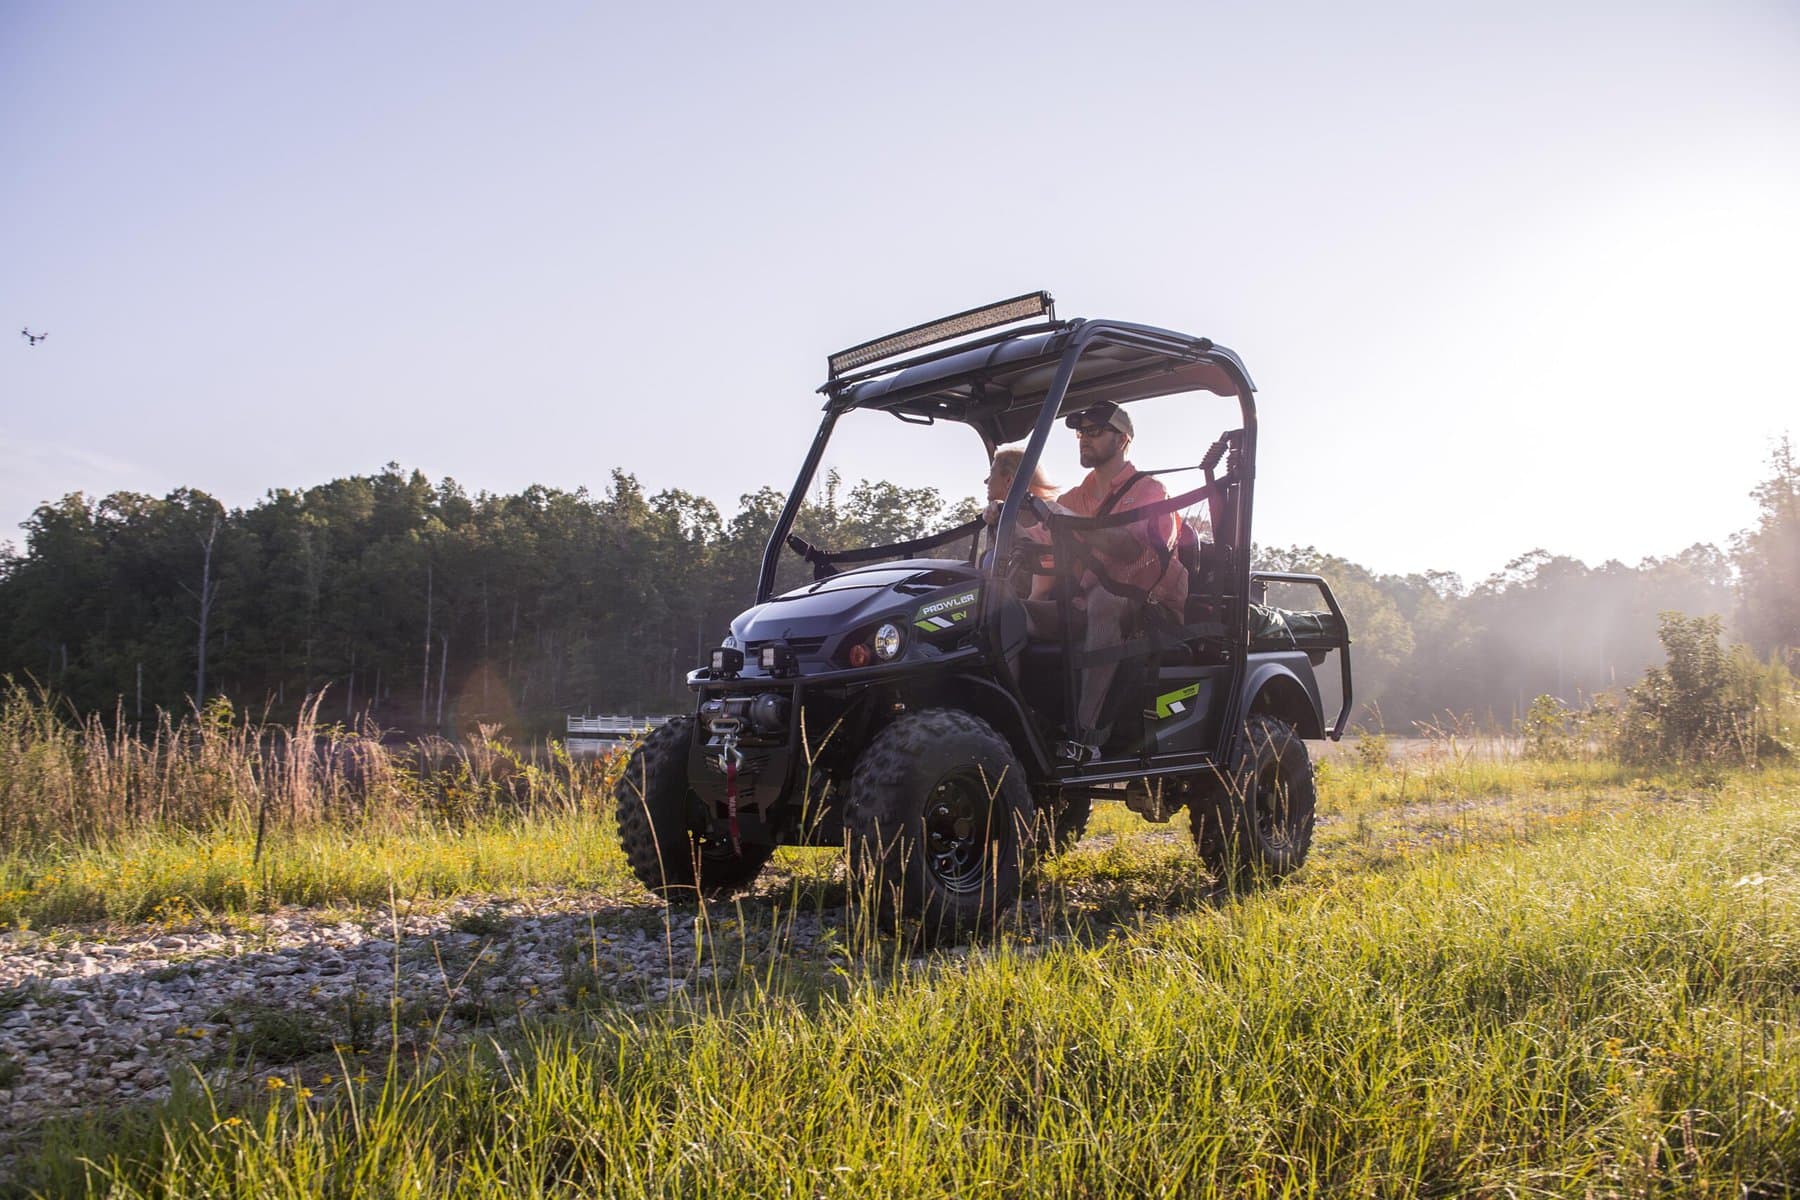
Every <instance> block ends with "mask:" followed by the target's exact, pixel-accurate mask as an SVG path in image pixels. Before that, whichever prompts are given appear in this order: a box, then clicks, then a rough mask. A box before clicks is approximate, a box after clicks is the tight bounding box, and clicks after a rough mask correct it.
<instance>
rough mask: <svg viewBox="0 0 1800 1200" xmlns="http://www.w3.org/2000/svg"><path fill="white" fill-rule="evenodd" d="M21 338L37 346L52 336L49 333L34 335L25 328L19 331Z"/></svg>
mask: <svg viewBox="0 0 1800 1200" xmlns="http://www.w3.org/2000/svg"><path fill="white" fill-rule="evenodd" d="M19 336H20V337H22V338H24V339H25V340H26V341H28V342H30V343H31V344H32V345H34V346H35V345H37V344H38V343H39V342H41V341H43V340H44V339H45V338H47V337H49V336H50V335H49V334H48V333H33V332H31V330H30V329H29V328H25V329H21V330H19Z"/></svg>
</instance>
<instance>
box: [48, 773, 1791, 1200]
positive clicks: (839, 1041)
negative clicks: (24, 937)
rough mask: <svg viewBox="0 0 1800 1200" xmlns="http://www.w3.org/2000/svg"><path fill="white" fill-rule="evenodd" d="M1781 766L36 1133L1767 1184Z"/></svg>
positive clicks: (326, 1162) (942, 1170) (498, 1187)
mask: <svg viewBox="0 0 1800 1200" xmlns="http://www.w3.org/2000/svg"><path fill="white" fill-rule="evenodd" d="M1797 817H1800V786H1796V781H1795V780H1794V779H1793V778H1792V777H1791V776H1789V777H1786V778H1783V779H1779V780H1771V779H1768V778H1765V777H1738V778H1737V779H1736V780H1735V781H1734V782H1733V783H1732V784H1730V785H1729V786H1728V787H1727V788H1725V789H1724V790H1722V791H1720V792H1718V793H1715V794H1713V795H1710V796H1706V797H1699V798H1691V799H1678V800H1674V801H1670V802H1667V803H1664V804H1662V805H1661V806H1660V807H1659V808H1657V809H1656V810H1655V811H1651V812H1645V811H1642V810H1634V811H1633V812H1631V813H1630V814H1629V815H1628V816H1625V817H1619V816H1615V815H1611V814H1608V813H1605V812H1595V813H1593V814H1591V815H1589V816H1587V817H1586V818H1585V819H1583V820H1582V821H1580V822H1575V823H1570V824H1565V825H1556V826H1551V827H1550V828H1548V829H1547V830H1546V831H1544V834H1543V836H1542V837H1541V839H1539V840H1537V841H1535V842H1504V841H1501V842H1493V843H1481V844H1475V843H1466V844H1459V845H1456V846H1453V847H1451V848H1447V849H1439V850H1436V851H1433V852H1429V853H1421V854H1419V855H1416V856H1413V857H1411V858H1408V859H1405V860H1399V861H1394V862H1391V863H1389V864H1388V865H1386V866H1385V867H1383V868H1382V869H1380V870H1376V871H1364V872H1362V873H1359V874H1354V875H1350V874H1341V875H1334V876H1329V877H1324V878H1317V879H1312V880H1311V881H1310V882H1309V881H1308V880H1307V879H1306V878H1304V877H1303V878H1302V879H1299V880H1296V881H1294V882H1293V883H1291V884H1290V885H1287V886H1284V887H1281V888H1277V889H1274V890H1272V891H1267V892H1261V893H1256V894H1252V895H1249V896H1247V897H1244V898H1242V899H1240V900H1238V901H1235V902H1230V903H1226V904H1223V905H1220V906H1216V907H1203V908H1200V909H1199V910H1197V911H1189V912H1186V913H1183V914H1178V915H1175V916H1172V917H1170V918H1168V919H1165V920H1160V921H1156V922H1152V923H1148V924H1145V925H1141V926H1138V927H1136V928H1134V929H1130V930H1128V931H1126V932H1123V933H1121V934H1119V935H1118V936H1116V937H1113V938H1111V939H1109V940H1106V941H1102V942H1099V943H1088V942H1083V941H1081V940H1079V939H1076V940H1071V941H1064V942H1061V943H1059V944H1055V945H1051V946H1047V947H1046V946H1043V945H1039V944H1036V943H1033V942H1030V941H1024V940H1019V939H1015V938H1007V937H1002V938H1000V939H997V940H995V941H992V942H990V943H987V944H985V945H982V946H979V947H977V948H975V949H974V950H973V951H971V952H969V953H968V954H967V955H966V956H965V957H961V958H954V957H940V958H936V959H932V960H928V961H927V960H908V959H906V958H905V957H904V955H895V954H886V953H880V952H879V950H880V947H874V948H873V949H874V950H876V951H877V952H876V953H870V954H868V955H865V956H863V957H861V958H859V959H853V960H851V961H850V962H849V963H848V964H847V965H846V967H845V971H846V984H845V986H844V987H843V988H842V989H841V990H840V991H838V992H835V993H832V992H828V993H826V995H825V998H824V999H823V1000H816V999H815V1000H812V1001H808V1000H806V999H804V998H803V996H802V994H801V993H798V992H795V991H793V990H791V989H788V988H786V987H784V979H783V975H782V971H781V968H780V967H779V965H776V966H773V967H771V968H770V970H769V972H768V973H766V974H763V975H757V974H754V973H753V974H751V975H750V976H748V977H747V978H746V979H744V980H743V981H741V982H740V984H739V986H738V987H737V989H736V990H733V991H731V992H718V993H712V994H708V995H706V996H703V997H702V998H700V999H699V1000H698V1001H694V1002H688V1003H685V1004H681V1005H675V1006H671V1007H670V1008H669V1009H667V1010H665V1011H662V1012H660V1013H653V1014H651V1015H649V1016H633V1015H627V1014H624V1013H618V1012H612V1011H606V1010H602V1011H598V1012H593V1013H588V1014H582V1015H577V1016H574V1017H570V1018H565V1019H562V1020H559V1021H554V1022H549V1023H545V1024H540V1025H536V1026H533V1027H531V1028H530V1029H528V1030H527V1031H526V1032H525V1033H524V1034H523V1035H522V1036H521V1037H520V1038H519V1039H518V1040H516V1041H507V1042H501V1043H497V1044H494V1045H491V1046H489V1047H487V1048H485V1049H482V1050H477V1051H468V1052H458V1053H454V1054H450V1055H449V1056H448V1057H449V1061H448V1062H446V1063H442V1064H441V1065H436V1066H428V1067H427V1068H426V1069H424V1070H422V1071H419V1072H416V1073H405V1072H393V1073H390V1074H388V1075H386V1076H385V1077H384V1078H382V1079H381V1080H379V1081H376V1082H371V1083H370V1084H368V1085H367V1086H366V1087H363V1088H361V1089H358V1088H357V1087H354V1086H353V1087H352V1088H351V1089H350V1090H349V1091H348V1092H346V1093H343V1094H341V1095H340V1096H338V1097H337V1098H336V1099H335V1100H332V1099H329V1098H327V1097H325V1096H315V1097H312V1098H310V1099H296V1092H295V1089H293V1088H291V1087H290V1088H287V1089H282V1090H280V1091H278V1092H276V1093H273V1094H272V1096H273V1098H270V1096H271V1093H266V1092H265V1093H264V1094H263V1096H262V1097H260V1098H258V1097H248V1098H246V1097H231V1096H223V1095H220V1096H208V1095H205V1094H203V1093H200V1092H197V1091H196V1092H190V1093H189V1094H188V1095H186V1096H185V1097H183V1098H182V1099H180V1100H178V1101H176V1102H174V1103H172V1104H171V1105H170V1106H168V1107H166V1108H164V1109H161V1110H157V1111H155V1112H151V1113H140V1114H138V1115H137V1116H135V1117H132V1118H128V1119H126V1120H125V1121H124V1122H123V1123H115V1124H107V1123H104V1122H98V1121H96V1122H94V1123H91V1124H88V1125H85V1126H81V1125H78V1126H75V1127H71V1128H66V1129H62V1130H59V1131H57V1132H55V1133H53V1134H52V1135H51V1137H50V1140H49V1142H47V1143H46V1144H45V1145H44V1146H43V1147H42V1148H41V1149H40V1151H39V1152H38V1154H37V1156H36V1157H35V1158H34V1159H33V1160H31V1161H29V1162H27V1163H25V1164H23V1165H22V1166H23V1169H24V1170H25V1171H26V1172H27V1174H28V1177H29V1178H31V1179H33V1180H34V1181H35V1182H36V1184H37V1185H38V1186H41V1187H42V1188H44V1189H45V1190H46V1191H47V1192H48V1193H50V1194H70V1195H81V1194H89V1195H110V1196H118V1197H133V1196H189V1195H242V1196H251V1195H254V1196H271V1197H278V1196H296V1197H297V1196H309V1197H310V1196H351V1195H356V1196H365V1195H378V1196H385V1195H408V1196H413V1195H421V1196H449V1195H473V1196H519V1195H525V1196H533V1195H568V1194H605V1195H616V1196H691V1195H719V1196H777V1195H820V1196H858V1197H863V1196H906V1197H915V1196H950V1195H955V1196H966V1195H995V1196H1214V1195H1219V1196H1270V1197H1273V1196H1344V1195H1351V1196H1414V1195H1464V1194H1473V1195H1491V1196H1533V1195H1571V1196H1585V1195H1595V1196H1613V1195H1617V1196H1637V1195H1681V1196H1690V1195H1692V1196H1720V1197H1724V1196H1745V1195H1749V1196H1771V1197H1772V1196H1781V1195H1788V1194H1791V1193H1792V1191H1793V1189H1795V1188H1796V1187H1800V1117H1797V1115H1796V1111H1795V1109H1796V1104H1795V1097H1796V1096H1800V838H1796V836H1795V834H1794V832H1793V831H1794V829H1795V828H1796V818H1797Z"/></svg>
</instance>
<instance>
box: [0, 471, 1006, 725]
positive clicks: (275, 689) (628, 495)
mask: <svg viewBox="0 0 1800 1200" xmlns="http://www.w3.org/2000/svg"><path fill="white" fill-rule="evenodd" d="M783 501H784V496H783V494H782V493H780V492H777V491H775V490H773V489H771V488H764V489H762V490H760V491H757V492H754V493H751V494H749V495H746V496H744V497H742V498H741V500H740V503H739V507H738V511H737V512H736V513H735V514H734V515H732V516H731V517H730V518H729V519H727V518H725V517H723V516H722V515H721V514H720V512H719V510H718V508H717V507H716V506H715V505H714V504H713V503H712V502H711V501H709V500H707V499H705V498H703V497H699V496H695V495H692V494H690V493H688V492H685V491H680V490H667V491H662V492H658V493H656V494H655V495H646V494H645V492H644V489H643V488H642V487H641V486H640V485H639V483H638V481H637V480H636V478H634V477H633V476H631V475H629V474H626V473H624V472H621V471H615V472H613V474H612V478H611V483H610V485H609V486H608V488H607V489H606V491H605V493H604V494H601V495H591V494H589V493H588V492H587V491H586V490H585V489H584V490H580V491H575V492H568V491H560V490H557V489H553V488H544V487H531V488H527V489H526V490H525V491H523V492H521V493H519V494H517V495H504V496H500V495H490V494H486V493H483V494H480V495H476V496H470V495H469V494H468V493H467V492H466V491H465V490H464V489H463V488H462V487H460V486H459V485H458V484H457V483H456V482H455V481H454V480H449V479H446V480H443V481H442V482H439V483H435V484H434V483H432V482H431V481H430V480H428V479H427V478H426V477H425V476H424V475H423V474H421V473H419V472H418V471H412V472H407V471H403V470H402V469H401V468H400V467H398V466H397V465H394V464H389V465H388V467H387V468H386V469H385V470H383V471H382V472H381V473H380V474H377V475H370V476H354V477H351V478H348V479H337V480H333V481H332V482H330V483H326V484H322V485H320V486H318V487H313V488H309V489H306V490H304V491H289V490H285V489H284V490H279V491H274V492H271V493H269V494H268V496H267V497H265V498H264V499H263V501H261V502H260V503H258V504H256V505H254V506H253V507H250V508H247V509H238V510H232V511H227V510H226V509H225V508H224V507H223V506H222V505H221V504H219V502H218V501H217V500H215V499H214V498H213V497H211V496H208V495H206V494H205V493H204V492H199V491H193V490H189V489H183V490H180V491H176V492H173V493H171V494H170V495H168V496H165V497H163V498H161V499H156V498H153V497H150V496H145V495H138V494H134V493H129V492H120V493H115V494H113V495H110V496H107V497H105V498H104V499H100V500H92V499H89V498H88V497H86V496H83V495H81V494H80V493H75V494H72V495H69V496H65V497H63V498H62V499H61V500H60V501H58V502H56V503H54V504H45V505H42V506H40V507H39V508H38V509H37V511H36V512H35V513H34V515H33V516H32V518H31V520H30V521H29V522H28V523H27V524H26V526H25V531H26V542H25V547H24V549H23V551H22V552H14V551H11V550H7V552H6V553H5V554H4V556H3V557H0V674H10V675H12V676H13V677H14V678H15V679H18V680H21V681H23V680H31V681H35V683H36V684H37V685H39V686H40V687H43V688H45V689H47V690H49V691H51V692H53V693H54V694H55V695H57V696H58V697H61V698H63V699H66V700H67V701H68V702H69V704H71V705H72V706H73V707H74V708H76V709H78V710H80V711H83V712H91V711H103V712H108V713H110V712H112V711H114V710H115V709H117V708H120V707H122V710H123V713H124V715H125V717H126V718H127V719H138V718H139V717H140V716H142V717H144V718H148V717H150V716H151V715H153V714H154V712H155V710H156V709H157V708H158V707H161V708H167V709H174V710H182V709H186V708H187V707H188V706H189V705H190V704H191V703H194V702H195V701H198V702H200V703H204V702H205V700H206V699H207V698H208V697H213V696H219V695H224V696H229V697H230V698H231V699H232V701H233V702H234V703H235V704H236V705H237V706H238V707H239V708H241V709H248V710H253V711H256V712H258V713H261V712H263V711H265V710H266V711H268V712H269V714H270V715H271V716H273V717H282V716H284V715H288V714H292V713H294V712H296V711H297V710H298V708H299V705H300V704H301V702H302V701H303V700H304V699H305V697H306V696H307V695H308V694H309V693H317V692H319V691H320V690H321V689H328V691H327V696H328V700H327V702H326V703H325V705H324V706H323V708H322V709H321V714H320V715H321V716H322V717H333V716H335V717H336V718H340V719H346V720H348V719H352V718H356V717H360V716H363V715H365V714H366V715H369V716H371V717H372V718H373V719H374V720H376V721H377V722H378V723H380V724H383V725H385V726H388V727H390V728H398V729H405V730H411V731H427V730H437V729H443V730H446V731H448V730H450V729H453V728H454V729H468V728H470V727H472V726H473V725H475V724H476V723H478V722H498V723H502V724H505V725H507V726H508V727H510V728H512V729H514V730H516V731H520V732H525V731H536V730H547V729H552V728H559V727H560V725H561V720H562V716H563V714H565V713H568V712H581V711H584V710H586V711H607V710H621V709H630V710H636V711H645V710H659V709H663V708H668V707H670V706H672V705H676V704H678V703H680V700H681V697H682V695H683V694H684V691H683V688H684V685H683V679H684V676H685V673H686V671H687V670H688V668H689V667H690V666H692V665H693V664H694V663H695V662H696V661H697V660H698V656H699V655H700V654H701V653H702V652H703V651H704V650H705V649H707V648H710V647H711V646H714V645H717V644H718V640H719V639H720V637H722V636H723V634H724V632H725V630H726V627H727V624H728V622H729V621H730V619H731V617H732V616H734V615H736V613H737V612H738V611H740V610H741V609H742V608H743V607H744V605H745V603H746V598H747V597H748V596H750V595H751V594H752V593H753V592H754V590H755V586H756V577H757V572H758V570H759V569H760V566H761V561H762V553H763V547H764V545H765V543H766V542H767V540H768V536H769V531H770V530H771V529H772V528H773V526H774V523H775V518H776V516H777V515H778V514H779V512H780V510H781V506H782V503H783ZM972 504H973V501H968V502H964V503H963V504H960V505H957V506H954V507H952V506H950V505H947V504H946V503H945V501H944V500H943V499H942V498H941V497H940V496H938V495H937V493H936V492H934V491H931V490H930V489H915V490H909V489H905V488H899V487H896V486H894V485H892V484H888V483H860V484H857V485H855V486H854V487H850V488H848V489H846V488H845V487H843V485H842V484H841V482H840V481H839V480H838V479H837V478H836V477H832V478H831V479H830V480H828V482H827V486H826V488H825V489H824V491H823V492H822V493H821V494H820V495H819V496H818V497H816V498H815V500H814V502H813V503H810V504H808V505H807V506H806V510H805V512H804V513H803V514H802V518H801V521H800V525H799V530H800V532H801V533H802V535H803V536H806V537H808V538H809V539H811V540H813V541H815V542H817V543H819V544H825V545H851V544H857V543H859V542H860V543H863V544H867V543H868V542H870V541H877V540H878V541H894V540H899V539H902V538H906V537H911V536H914V535H916V534H917V533H920V532H923V531H926V530H932V529H937V528H941V527H943V526H946V525H949V524H952V523H954V522H956V521H961V520H967V519H968V518H969V517H970V516H971V515H972V512H973V510H972V508H971V507H970V506H971V505H972ZM785 570H786V571H787V572H790V573H791V578H792V581H794V582H798V581H799V580H800V579H801V578H803V576H804V564H802V563H801V562H800V561H799V560H798V559H796V558H792V557H791V556H790V558H789V563H788V564H787V566H786V567H785ZM783 578H784V579H787V578H788V575H786V574H784V576H783Z"/></svg>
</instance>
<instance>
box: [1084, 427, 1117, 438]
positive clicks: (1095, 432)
mask: <svg viewBox="0 0 1800 1200" xmlns="http://www.w3.org/2000/svg"><path fill="white" fill-rule="evenodd" d="M1116 432H1117V430H1115V429H1114V428H1113V427H1112V426H1111V425H1083V426H1081V427H1080V428H1078V429H1077V430H1076V431H1075V436H1076V437H1078V438H1097V437H1099V436H1100V435H1101V434H1103V433H1116Z"/></svg>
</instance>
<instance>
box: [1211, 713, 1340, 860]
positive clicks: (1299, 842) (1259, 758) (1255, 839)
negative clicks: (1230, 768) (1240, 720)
mask: <svg viewBox="0 0 1800 1200" xmlns="http://www.w3.org/2000/svg"><path fill="white" fill-rule="evenodd" d="M1209 784H1210V786H1209V787H1207V788H1206V789H1205V794H1204V795H1198V796H1195V797H1194V798H1193V800H1192V801H1191V803H1190V806H1189V814H1188V817H1189V822H1190V824H1191V826H1192V828H1193V833H1194V844H1195V846H1196V847H1197V848H1198V849H1199V851H1200V859H1201V861H1202V862H1203V863H1205V864H1206V869H1207V870H1209V871H1211V872H1212V873H1213V875H1215V876H1216V877H1218V879H1219V881H1220V882H1221V883H1224V884H1226V885H1228V886H1237V885H1242V884H1247V883H1256V882H1259V881H1262V880H1272V879H1279V878H1281V877H1282V876H1283V875H1287V874H1289V873H1291V872H1293V871H1297V870H1299V869H1300V864H1302V863H1304V862H1305V861H1306V852H1307V850H1308V849H1310V848H1311V846H1312V835H1313V821H1314V816H1315V811H1316V809H1317V807H1318V795H1317V792H1316V791H1315V790H1314V787H1313V769H1312V759H1311V757H1310V756H1309V755H1308V754H1307V751H1306V743H1305V742H1303V741H1301V740H1300V737H1299V736H1298V735H1297V734H1296V733H1295V732H1294V729H1293V726H1291V725H1289V724H1288V723H1287V722H1285V721H1281V720H1277V719H1276V718H1274V717H1271V716H1268V715H1266V714H1263V713H1257V714H1254V715H1252V716H1251V718H1250V719H1249V720H1248V721H1246V722H1245V723H1244V740H1243V747H1242V753H1241V755H1240V757H1239V764H1238V769H1237V770H1236V771H1234V772H1232V773H1231V774H1230V775H1229V776H1225V777H1221V778H1220V779H1217V780H1212V781H1209Z"/></svg>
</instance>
